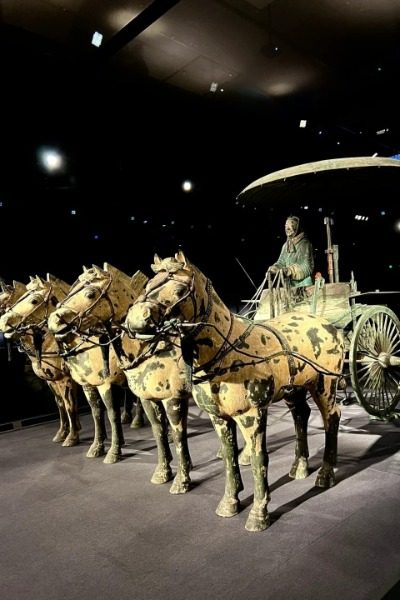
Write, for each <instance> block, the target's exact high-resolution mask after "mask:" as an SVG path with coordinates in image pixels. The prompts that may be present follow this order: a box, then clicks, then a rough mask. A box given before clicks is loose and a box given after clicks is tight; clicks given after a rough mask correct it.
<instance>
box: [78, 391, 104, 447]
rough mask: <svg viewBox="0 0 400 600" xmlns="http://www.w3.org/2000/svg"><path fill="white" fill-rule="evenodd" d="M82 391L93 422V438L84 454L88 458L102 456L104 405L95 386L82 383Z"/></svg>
mask: <svg viewBox="0 0 400 600" xmlns="http://www.w3.org/2000/svg"><path fill="white" fill-rule="evenodd" d="M83 392H84V394H85V396H86V400H87V401H88V403H89V406H90V410H91V411H92V417H93V423H94V440H93V442H92V444H91V446H90V448H89V450H88V451H87V453H86V456H87V457H88V458H97V457H98V456H103V455H104V453H105V451H104V440H105V439H106V437H107V435H106V424H105V422H104V406H103V403H102V401H101V398H100V394H99V392H98V391H97V388H95V387H94V386H92V385H84V386H83Z"/></svg>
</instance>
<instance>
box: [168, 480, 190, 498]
mask: <svg viewBox="0 0 400 600" xmlns="http://www.w3.org/2000/svg"><path fill="white" fill-rule="evenodd" d="M189 490H190V481H186V482H185V483H182V482H181V481H176V478H175V480H174V482H173V484H172V485H171V488H170V490H169V493H170V494H186V493H187V492H188V491H189Z"/></svg>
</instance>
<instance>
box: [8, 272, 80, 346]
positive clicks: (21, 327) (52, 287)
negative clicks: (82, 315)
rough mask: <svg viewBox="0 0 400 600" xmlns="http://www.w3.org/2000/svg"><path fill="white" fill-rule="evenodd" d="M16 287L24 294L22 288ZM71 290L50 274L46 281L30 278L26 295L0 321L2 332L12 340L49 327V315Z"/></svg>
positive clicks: (21, 296) (36, 277) (22, 295)
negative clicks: (21, 334) (19, 334)
mask: <svg viewBox="0 0 400 600" xmlns="http://www.w3.org/2000/svg"><path fill="white" fill-rule="evenodd" d="M21 285H22V284H20V285H19V286H16V287H17V288H18V290H19V291H21V292H22V289H21V287H20V286H21ZM68 289H69V285H68V284H67V283H65V282H64V281H62V280H61V279H58V278H57V277H54V275H51V274H50V273H48V274H47V278H46V279H42V278H41V277H39V276H38V275H36V276H35V277H30V281H29V283H28V284H27V285H26V290H25V293H21V295H20V297H19V298H18V300H17V301H16V302H15V303H14V304H13V305H12V306H11V307H10V308H8V309H7V310H6V312H5V313H4V314H3V316H2V317H1V319H0V330H1V331H2V332H3V333H4V336H5V337H8V338H11V337H13V335H15V334H18V333H24V332H26V331H27V330H29V329H32V328H42V327H43V326H46V325H47V318H48V316H49V314H50V313H51V312H52V311H53V310H54V309H55V307H56V306H57V304H58V302H60V301H61V300H62V299H63V298H64V297H65V295H66V294H67V291H68Z"/></svg>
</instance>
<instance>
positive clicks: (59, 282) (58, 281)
mask: <svg viewBox="0 0 400 600" xmlns="http://www.w3.org/2000/svg"><path fill="white" fill-rule="evenodd" d="M46 280H47V281H48V282H49V283H52V284H53V285H55V286H57V287H58V288H60V290H61V291H62V292H63V293H64V294H65V295H66V296H67V295H68V292H69V290H70V288H71V286H70V285H69V283H66V282H65V281H63V280H62V279H59V278H58V277H55V276H54V275H52V274H51V273H47V276H46Z"/></svg>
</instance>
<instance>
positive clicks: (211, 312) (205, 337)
mask: <svg viewBox="0 0 400 600" xmlns="http://www.w3.org/2000/svg"><path fill="white" fill-rule="evenodd" d="M195 273H196V271H195ZM197 273H198V274H197V275H196V274H195V281H194V289H195V294H196V303H197V305H198V306H200V307H202V310H201V312H200V314H199V315H198V318H197V320H196V322H198V324H199V325H198V327H199V329H198V331H197V330H196V329H195V330H194V331H193V332H192V339H193V341H194V343H195V345H196V347H197V352H196V359H195V362H196V363H198V364H204V363H205V362H208V361H209V360H211V359H212V357H214V356H215V355H216V352H217V350H218V348H219V347H220V346H222V344H223V343H224V341H225V340H226V339H228V338H229V335H230V332H231V328H232V323H233V316H232V314H231V312H230V310H229V308H228V307H227V306H226V305H225V304H224V303H223V301H222V300H221V298H220V297H219V295H218V294H217V292H216V291H215V290H214V288H213V286H212V284H211V282H210V281H209V280H208V279H207V278H206V277H205V276H204V275H203V274H202V273H200V272H197Z"/></svg>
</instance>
